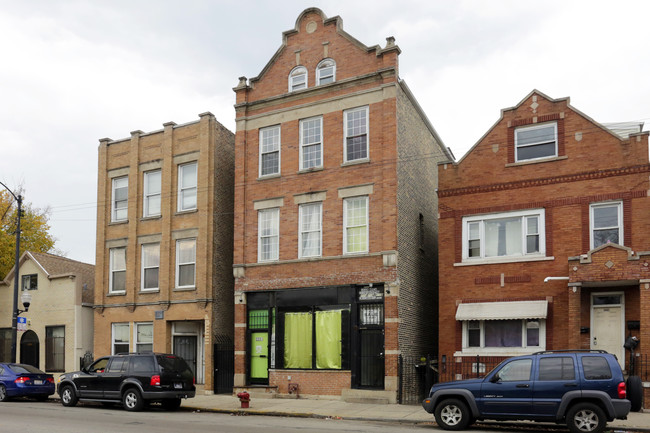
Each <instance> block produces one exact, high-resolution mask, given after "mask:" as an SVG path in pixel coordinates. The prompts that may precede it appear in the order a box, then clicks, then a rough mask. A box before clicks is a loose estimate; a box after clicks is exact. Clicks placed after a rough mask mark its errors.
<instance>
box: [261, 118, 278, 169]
mask: <svg viewBox="0 0 650 433" xmlns="http://www.w3.org/2000/svg"><path fill="white" fill-rule="evenodd" d="M279 173H280V126H279V125H277V126H270V127H268V128H264V129H260V177H261V176H269V175H272V174H279Z"/></svg>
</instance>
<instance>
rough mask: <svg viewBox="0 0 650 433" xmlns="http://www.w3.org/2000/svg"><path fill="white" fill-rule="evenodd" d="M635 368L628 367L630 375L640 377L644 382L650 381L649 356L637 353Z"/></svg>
mask: <svg viewBox="0 0 650 433" xmlns="http://www.w3.org/2000/svg"><path fill="white" fill-rule="evenodd" d="M633 359H634V366H632V365H630V366H628V369H629V370H628V371H629V372H630V374H633V375H635V376H639V377H640V378H641V380H642V381H644V382H648V381H649V380H650V359H649V357H648V355H645V354H640V353H637V354H635V356H634V358H633Z"/></svg>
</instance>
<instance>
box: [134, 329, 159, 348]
mask: <svg viewBox="0 0 650 433" xmlns="http://www.w3.org/2000/svg"><path fill="white" fill-rule="evenodd" d="M133 325H134V326H133V345H134V348H133V349H134V351H135V352H142V351H141V350H140V346H141V345H143V344H151V350H150V351H146V352H143V353H148V352H153V341H154V326H153V322H135V323H134V324H133ZM146 325H149V326H151V342H147V341H139V340H138V328H140V326H146Z"/></svg>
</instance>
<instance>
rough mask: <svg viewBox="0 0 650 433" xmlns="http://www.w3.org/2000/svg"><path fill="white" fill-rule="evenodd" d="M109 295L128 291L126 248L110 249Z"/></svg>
mask: <svg viewBox="0 0 650 433" xmlns="http://www.w3.org/2000/svg"><path fill="white" fill-rule="evenodd" d="M108 291H109V293H124V291H126V248H111V249H110V274H109V282H108Z"/></svg>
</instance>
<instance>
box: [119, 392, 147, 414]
mask: <svg viewBox="0 0 650 433" xmlns="http://www.w3.org/2000/svg"><path fill="white" fill-rule="evenodd" d="M122 403H123V404H124V409H126V410H128V411H131V412H138V411H141V410H142V408H143V407H144V400H143V399H142V396H141V395H140V393H139V392H138V390H137V389H135V388H129V389H127V390H126V392H125V393H124V395H123V396H122Z"/></svg>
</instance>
